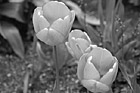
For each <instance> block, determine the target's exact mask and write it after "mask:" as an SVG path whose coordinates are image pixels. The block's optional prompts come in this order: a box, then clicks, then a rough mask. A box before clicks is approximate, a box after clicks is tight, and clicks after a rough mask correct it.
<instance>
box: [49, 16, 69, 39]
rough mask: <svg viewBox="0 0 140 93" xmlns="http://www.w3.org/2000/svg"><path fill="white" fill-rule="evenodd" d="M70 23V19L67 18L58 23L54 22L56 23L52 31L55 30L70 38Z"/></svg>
mask: <svg viewBox="0 0 140 93" xmlns="http://www.w3.org/2000/svg"><path fill="white" fill-rule="evenodd" d="M69 23H70V17H69V16H66V17H65V18H64V20H63V19H61V18H59V19H57V20H56V21H54V23H53V24H52V25H51V28H52V29H55V30H56V31H58V32H59V33H61V34H62V35H63V36H64V37H66V36H68V33H69V31H68V27H69Z"/></svg>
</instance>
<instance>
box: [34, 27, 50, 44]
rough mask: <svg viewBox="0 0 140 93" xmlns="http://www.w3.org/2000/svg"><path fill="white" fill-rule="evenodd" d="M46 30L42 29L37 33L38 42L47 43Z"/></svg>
mask: <svg viewBox="0 0 140 93" xmlns="http://www.w3.org/2000/svg"><path fill="white" fill-rule="evenodd" d="M48 32H49V31H48V29H47V28H44V29H43V30H41V31H39V32H38V33H37V34H36V36H37V38H38V39H39V40H41V41H43V42H46V41H48V38H49V35H48Z"/></svg>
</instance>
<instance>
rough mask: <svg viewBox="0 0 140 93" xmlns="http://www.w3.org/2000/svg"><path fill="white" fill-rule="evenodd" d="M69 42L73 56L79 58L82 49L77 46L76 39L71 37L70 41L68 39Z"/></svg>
mask: <svg viewBox="0 0 140 93" xmlns="http://www.w3.org/2000/svg"><path fill="white" fill-rule="evenodd" d="M69 44H70V47H71V49H72V51H73V53H74V55H75V57H76V58H77V59H80V57H81V56H82V54H83V53H82V51H81V49H80V48H79V46H78V44H77V42H76V39H75V38H74V37H73V38H72V39H71V40H70V41H69Z"/></svg>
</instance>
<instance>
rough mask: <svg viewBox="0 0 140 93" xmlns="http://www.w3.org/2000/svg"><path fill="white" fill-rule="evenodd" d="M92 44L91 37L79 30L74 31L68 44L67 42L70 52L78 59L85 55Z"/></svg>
mask: <svg viewBox="0 0 140 93" xmlns="http://www.w3.org/2000/svg"><path fill="white" fill-rule="evenodd" d="M90 44H91V40H90V38H89V36H88V35H87V34H86V33H85V32H82V31H81V30H78V29H76V30H72V31H71V32H70V34H69V37H68V42H66V46H67V48H68V51H69V52H70V53H71V55H72V56H73V57H75V58H76V59H80V57H81V56H82V55H83V54H84V53H85V50H86V49H87V48H88V47H89V46H90Z"/></svg>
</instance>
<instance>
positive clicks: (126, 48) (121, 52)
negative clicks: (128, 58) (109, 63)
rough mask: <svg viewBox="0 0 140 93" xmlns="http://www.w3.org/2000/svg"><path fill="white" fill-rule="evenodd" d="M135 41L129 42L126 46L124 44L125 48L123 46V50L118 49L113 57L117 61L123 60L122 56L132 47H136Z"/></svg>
mask: <svg viewBox="0 0 140 93" xmlns="http://www.w3.org/2000/svg"><path fill="white" fill-rule="evenodd" d="M136 43H137V41H136V40H135V41H131V42H129V43H128V44H126V45H125V46H123V48H121V49H119V50H118V51H117V52H116V53H115V56H116V57H117V58H118V59H121V58H124V55H125V54H126V53H127V51H128V50H129V49H130V48H131V47H132V46H134V45H136Z"/></svg>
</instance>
